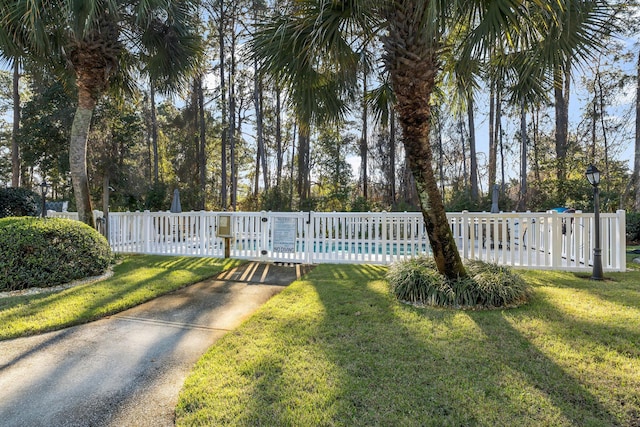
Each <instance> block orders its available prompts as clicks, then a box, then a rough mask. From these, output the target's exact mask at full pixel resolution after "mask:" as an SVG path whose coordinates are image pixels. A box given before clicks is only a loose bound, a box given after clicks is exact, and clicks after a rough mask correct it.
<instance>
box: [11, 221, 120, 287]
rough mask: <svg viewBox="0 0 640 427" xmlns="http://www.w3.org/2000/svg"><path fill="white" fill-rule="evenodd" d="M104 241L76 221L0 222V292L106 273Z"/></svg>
mask: <svg viewBox="0 0 640 427" xmlns="http://www.w3.org/2000/svg"><path fill="white" fill-rule="evenodd" d="M112 258H113V257H112V254H111V249H110V247H109V243H108V242H107V241H106V239H105V238H104V237H103V236H102V235H100V233H98V232H97V231H96V230H94V229H93V228H91V227H89V226H88V225H86V224H83V223H81V222H79V221H73V220H68V219H61V218H45V219H41V218H29V217H25V218H4V219H0V291H11V290H18V289H25V288H29V287H33V286H38V287H47V286H56V285H59V284H62V283H67V282H70V281H72V280H76V279H82V278H85V277H89V276H95V275H99V274H102V273H104V272H105V270H106V269H107V267H108V266H109V264H110V263H111V260H112Z"/></svg>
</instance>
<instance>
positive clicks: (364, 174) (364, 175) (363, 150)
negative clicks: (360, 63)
mask: <svg viewBox="0 0 640 427" xmlns="http://www.w3.org/2000/svg"><path fill="white" fill-rule="evenodd" d="M366 97H367V71H366V70H364V71H363V76H362V139H361V140H360V179H361V181H362V197H363V198H364V199H365V200H367V199H368V198H369V194H368V192H369V191H368V190H369V189H368V181H369V173H368V171H367V155H368V151H369V150H368V148H369V147H368V145H369V141H368V135H367V134H368V127H367V99H366Z"/></svg>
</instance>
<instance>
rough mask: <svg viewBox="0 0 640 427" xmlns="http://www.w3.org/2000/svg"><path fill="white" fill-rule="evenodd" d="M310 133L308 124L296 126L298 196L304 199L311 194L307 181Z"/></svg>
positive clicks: (301, 199)
mask: <svg viewBox="0 0 640 427" xmlns="http://www.w3.org/2000/svg"><path fill="white" fill-rule="evenodd" d="M310 135H311V132H310V129H309V126H302V125H299V127H298V198H299V199H300V201H301V202H302V201H304V200H306V199H308V198H309V197H310V196H311V186H310V182H309V157H310V156H309V154H310V144H309V137H310Z"/></svg>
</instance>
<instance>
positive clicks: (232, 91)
mask: <svg viewBox="0 0 640 427" xmlns="http://www.w3.org/2000/svg"><path fill="white" fill-rule="evenodd" d="M235 19H236V17H235V13H234V14H232V16H231V28H232V33H231V46H230V59H231V64H229V162H230V163H231V208H232V209H233V210H234V211H235V210H236V206H237V203H238V171H237V166H238V165H237V159H236V81H235V77H236V34H235Z"/></svg>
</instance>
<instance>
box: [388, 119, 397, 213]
mask: <svg viewBox="0 0 640 427" xmlns="http://www.w3.org/2000/svg"><path fill="white" fill-rule="evenodd" d="M390 116H391V117H389V186H390V187H391V206H395V204H396V200H397V196H396V114H395V111H393V110H391V114H390Z"/></svg>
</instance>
